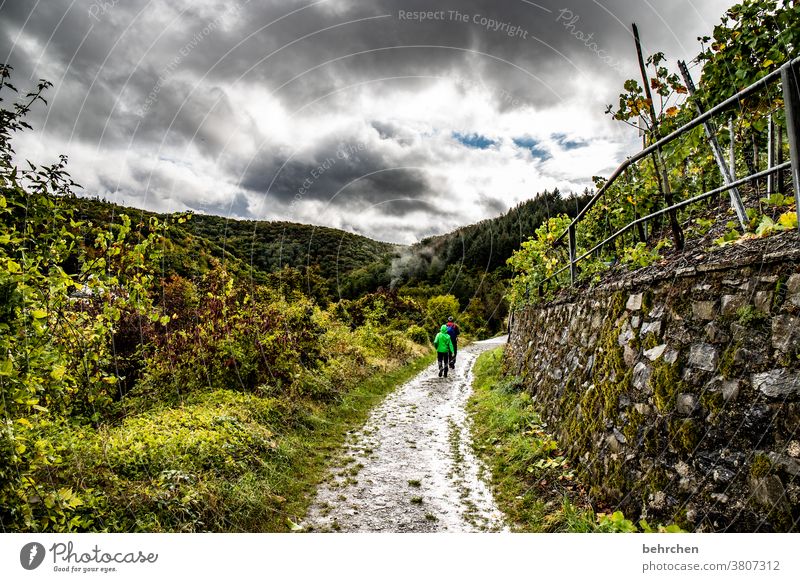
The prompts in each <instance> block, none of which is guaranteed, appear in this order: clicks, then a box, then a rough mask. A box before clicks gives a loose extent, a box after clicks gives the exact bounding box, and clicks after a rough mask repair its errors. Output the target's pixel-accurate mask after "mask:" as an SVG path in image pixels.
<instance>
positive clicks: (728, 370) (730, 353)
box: [718, 342, 742, 380]
mask: <svg viewBox="0 0 800 582" xmlns="http://www.w3.org/2000/svg"><path fill="white" fill-rule="evenodd" d="M741 346H742V342H736V343H733V344H731V345H729V346H728V347H727V348H725V351H724V352H722V357H720V359H719V366H718V370H719V373H720V374H721V375H722V377H723V378H725V379H726V380H733V378H734V373H733V369H734V367H735V365H736V352H738V351H739V348H740V347H741Z"/></svg>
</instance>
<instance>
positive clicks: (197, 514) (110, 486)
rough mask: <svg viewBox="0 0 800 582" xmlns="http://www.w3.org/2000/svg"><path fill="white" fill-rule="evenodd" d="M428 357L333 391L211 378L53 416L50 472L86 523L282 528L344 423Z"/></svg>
mask: <svg viewBox="0 0 800 582" xmlns="http://www.w3.org/2000/svg"><path fill="white" fill-rule="evenodd" d="M432 361H433V356H431V355H425V356H423V357H420V358H416V359H414V360H412V361H411V363H408V364H406V365H403V366H401V365H400V364H395V366H396V367H395V368H394V369H393V370H390V371H388V372H384V373H377V374H374V375H372V376H371V377H369V378H367V379H365V380H364V381H362V382H360V383H358V384H355V386H354V387H353V388H352V389H350V390H349V391H347V392H345V393H344V394H343V395H342V396H341V397H340V398H339V399H338V400H337V401H334V402H332V403H320V402H315V401H298V402H293V401H290V400H288V399H286V398H262V397H258V396H255V395H253V394H244V393H239V392H234V391H230V390H217V391H211V392H199V393H195V394H192V395H191V396H190V397H189V398H188V399H187V400H186V401H185V402H184V404H183V405H181V406H178V407H167V406H164V407H155V408H153V409H150V410H148V411H145V412H142V413H139V414H135V415H132V416H129V417H127V418H125V419H123V420H122V421H120V422H119V423H118V424H115V425H104V426H101V427H100V428H99V429H98V430H95V429H92V428H90V427H74V426H68V425H67V426H64V425H61V426H54V427H53V431H52V432H53V434H52V435H50V438H52V439H53V440H56V439H57V440H58V441H59V442H60V443H63V444H64V451H65V453H64V455H65V461H66V463H65V466H66V467H69V471H68V474H64V473H63V472H62V473H61V474H60V475H59V481H60V483H61V484H62V485H64V484H65V485H67V486H68V487H69V488H71V490H74V491H76V492H78V493H79V495H80V496H81V498H82V500H83V503H84V504H85V508H86V516H85V519H86V520H88V522H87V523H89V524H90V525H89V527H88V529H91V530H93V531H112V532H113V531H155V532H160V531H169V532H174V531H248V532H285V531H291V530H292V529H293V527H295V528H296V526H293V524H295V523H298V522H300V521H301V520H302V518H303V516H304V515H305V513H306V510H307V509H308V506H309V504H310V502H311V501H312V499H313V495H314V493H315V491H316V488H317V486H318V484H319V482H320V481H321V480H322V478H323V477H324V476H325V469H326V466H327V464H328V462H329V460H330V458H331V457H332V456H333V454H334V453H335V452H336V451H337V450H338V449H339V448H340V447H341V446H342V444H343V443H344V441H345V438H346V436H347V433H348V431H350V430H352V429H355V428H357V427H359V426H360V425H361V424H363V422H364V421H365V420H366V418H367V416H368V414H369V411H370V410H371V409H372V408H373V407H374V406H375V405H376V404H377V403H378V402H380V401H381V399H382V398H383V397H384V396H385V395H386V394H388V393H389V392H390V391H392V390H393V389H394V388H395V387H397V386H399V385H400V384H402V383H404V382H405V381H407V380H408V379H410V378H412V377H413V376H415V375H417V374H418V373H419V372H420V371H422V370H423V369H424V368H425V367H426V366H428V365H429V364H430V363H431V362H432ZM358 469H360V466H359V465H356V466H355V467H353V468H352V470H353V471H355V472H356V473H357V472H358Z"/></svg>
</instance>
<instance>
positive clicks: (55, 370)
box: [50, 366, 67, 381]
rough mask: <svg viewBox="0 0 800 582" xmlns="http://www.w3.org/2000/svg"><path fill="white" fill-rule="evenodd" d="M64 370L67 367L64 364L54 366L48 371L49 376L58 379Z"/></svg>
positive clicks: (61, 376)
mask: <svg viewBox="0 0 800 582" xmlns="http://www.w3.org/2000/svg"><path fill="white" fill-rule="evenodd" d="M66 371H67V369H66V368H65V367H64V366H56V367H55V368H53V370H52V371H51V372H50V377H51V378H52V379H53V380H56V381H60V380H61V379H62V378H63V377H64V372H66Z"/></svg>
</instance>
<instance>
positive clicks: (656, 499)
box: [648, 491, 667, 510]
mask: <svg viewBox="0 0 800 582" xmlns="http://www.w3.org/2000/svg"><path fill="white" fill-rule="evenodd" d="M666 501H667V494H666V493H664V492H663V491H656V492H655V493H651V494H650V496H649V498H648V505H649V506H650V508H651V509H655V510H659V509H663V508H664V504H665V503H666Z"/></svg>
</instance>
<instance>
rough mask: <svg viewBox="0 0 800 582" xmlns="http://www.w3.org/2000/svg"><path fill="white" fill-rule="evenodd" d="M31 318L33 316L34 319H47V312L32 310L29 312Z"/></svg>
mask: <svg viewBox="0 0 800 582" xmlns="http://www.w3.org/2000/svg"><path fill="white" fill-rule="evenodd" d="M31 316H33V318H34V319H44V318H45V317H47V312H46V311H45V310H44V309H34V310H33V311H31Z"/></svg>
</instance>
